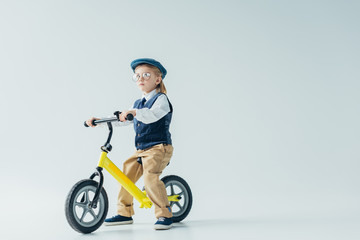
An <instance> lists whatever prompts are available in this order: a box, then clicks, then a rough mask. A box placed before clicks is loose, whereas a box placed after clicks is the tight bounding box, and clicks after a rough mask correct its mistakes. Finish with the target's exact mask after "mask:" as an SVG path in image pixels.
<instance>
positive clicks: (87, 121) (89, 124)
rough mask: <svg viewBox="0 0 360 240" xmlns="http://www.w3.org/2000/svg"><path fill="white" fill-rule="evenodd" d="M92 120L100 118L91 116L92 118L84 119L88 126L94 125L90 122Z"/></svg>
mask: <svg viewBox="0 0 360 240" xmlns="http://www.w3.org/2000/svg"><path fill="white" fill-rule="evenodd" d="M94 120H100V118H96V117H92V118H90V119H88V120H86V124H87V125H88V126H90V127H96V126H95V125H93V124H92V122H93V121H94Z"/></svg>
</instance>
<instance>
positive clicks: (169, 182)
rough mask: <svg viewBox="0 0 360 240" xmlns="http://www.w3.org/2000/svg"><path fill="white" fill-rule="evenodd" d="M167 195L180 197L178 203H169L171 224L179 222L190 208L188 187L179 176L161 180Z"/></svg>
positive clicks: (190, 199)
mask: <svg viewBox="0 0 360 240" xmlns="http://www.w3.org/2000/svg"><path fill="white" fill-rule="evenodd" d="M161 181H163V182H164V184H165V188H166V192H167V194H168V195H180V197H181V199H180V201H179V202H170V206H171V209H172V214H173V217H172V220H173V222H181V221H182V220H184V219H185V218H186V217H187V215H188V214H189V212H190V210H191V206H192V201H193V198H192V193H191V189H190V187H189V185H188V184H187V183H186V181H185V180H184V179H182V178H181V177H179V176H175V175H170V176H165V177H163V178H162V179H161Z"/></svg>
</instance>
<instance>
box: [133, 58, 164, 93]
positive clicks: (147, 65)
mask: <svg viewBox="0 0 360 240" xmlns="http://www.w3.org/2000/svg"><path fill="white" fill-rule="evenodd" d="M139 66H146V67H148V68H151V69H152V70H154V72H155V74H156V75H157V76H158V77H159V76H160V77H161V82H160V83H159V84H158V85H157V86H156V91H157V92H161V93H164V94H166V87H165V84H164V82H163V80H162V73H161V71H160V69H159V68H157V67H155V66H153V65H151V64H147V63H142V64H139V65H138V66H136V67H139Z"/></svg>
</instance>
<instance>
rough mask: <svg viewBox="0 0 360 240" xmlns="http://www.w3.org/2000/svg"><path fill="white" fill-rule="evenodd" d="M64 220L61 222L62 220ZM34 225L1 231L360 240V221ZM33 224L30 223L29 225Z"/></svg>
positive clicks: (13, 235) (6, 236) (10, 234)
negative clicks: (82, 228)
mask: <svg viewBox="0 0 360 240" xmlns="http://www.w3.org/2000/svg"><path fill="white" fill-rule="evenodd" d="M59 220H60V219H59ZM63 220H64V219H61V221H52V223H50V222H46V221H45V222H43V223H41V222H36V223H34V222H31V218H27V220H25V219H21V218H19V222H18V223H15V222H14V223H13V224H12V225H11V227H10V228H7V229H2V230H1V235H0V236H1V239H2V240H11V239H62V240H63V239H66V240H71V239H74V240H77V239H102V240H107V239H130V240H132V239H146V240H152V239H154V240H155V239H156V240H161V239H167V240H168V239H185V240H190V239H218V240H219V239H220V240H221V239H222V238H226V239H228V238H230V237H231V239H266V240H268V239H276V240H281V239H284V240H290V239H291V240H296V239H306V240H311V239H314V240H320V239H326V240H332V239H341V240H343V239H344V240H352V239H354V240H355V239H356V240H358V239H360V219H359V218H357V219H356V218H342V219H336V218H333V219H329V218H328V219H321V218H317V219H316V218H314V219H301V218H298V219H297V218H284V219H275V218H274V219H271V218H268V219H265V218H264V219H261V218H257V219H255V218H254V219H249V218H248V219H245V218H244V219H199V220H188V221H184V222H183V223H176V224H174V227H173V228H172V229H170V230H165V231H155V230H154V229H153V222H141V221H140V222H136V221H135V222H134V224H132V225H123V226H110V227H108V226H102V227H100V228H99V229H98V230H97V231H95V232H94V233H91V234H80V233H78V232H75V231H74V230H72V228H70V226H69V225H67V222H66V221H63ZM27 221H29V222H27Z"/></svg>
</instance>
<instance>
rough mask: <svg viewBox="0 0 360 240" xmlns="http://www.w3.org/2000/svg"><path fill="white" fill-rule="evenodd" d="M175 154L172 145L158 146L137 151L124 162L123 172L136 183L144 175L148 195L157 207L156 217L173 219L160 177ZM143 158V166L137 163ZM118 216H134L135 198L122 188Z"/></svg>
mask: <svg viewBox="0 0 360 240" xmlns="http://www.w3.org/2000/svg"><path fill="white" fill-rule="evenodd" d="M172 153H173V147H172V146H171V145H163V144H158V145H155V146H153V147H151V148H148V149H145V150H138V151H136V152H135V153H134V154H133V155H132V156H131V157H130V158H129V159H127V160H126V161H125V162H124V165H123V172H124V174H125V175H126V176H128V178H130V180H131V181H133V182H134V183H135V182H137V181H138V180H139V178H140V177H141V176H142V175H144V184H145V190H146V194H147V196H148V197H149V199H150V200H151V202H152V203H153V204H154V206H155V216H156V218H159V217H167V218H170V217H172V213H171V211H169V206H170V204H169V201H168V199H167V194H166V190H165V185H164V183H163V182H162V181H160V179H159V176H160V174H161V173H162V171H163V170H164V168H165V167H166V166H167V164H168V163H169V161H170V158H171V156H172ZM138 157H141V158H142V165H141V164H139V163H138V162H137V159H138ZM118 214H120V215H122V216H125V217H130V216H132V215H134V207H133V196H131V195H130V193H128V191H126V190H125V189H124V188H123V187H121V189H120V192H119V195H118Z"/></svg>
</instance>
